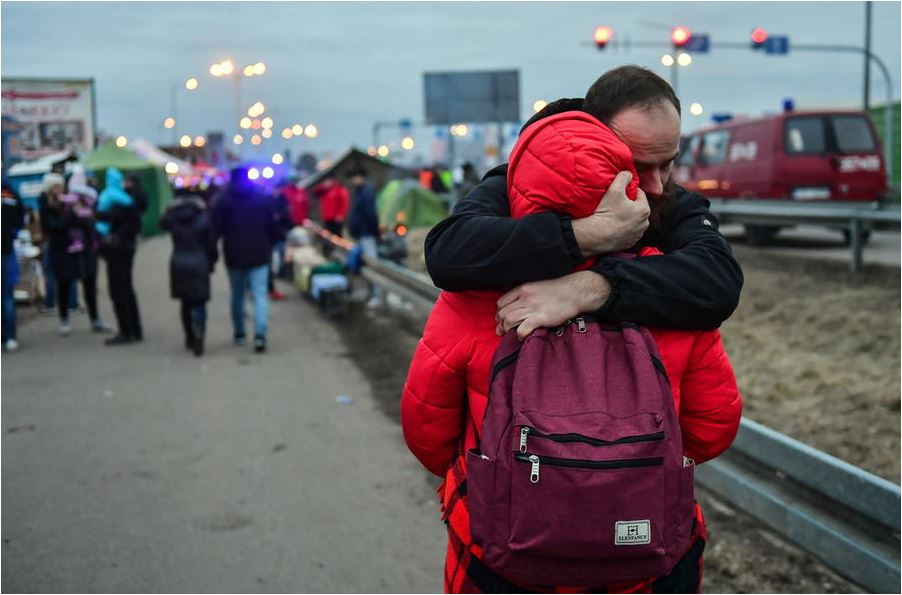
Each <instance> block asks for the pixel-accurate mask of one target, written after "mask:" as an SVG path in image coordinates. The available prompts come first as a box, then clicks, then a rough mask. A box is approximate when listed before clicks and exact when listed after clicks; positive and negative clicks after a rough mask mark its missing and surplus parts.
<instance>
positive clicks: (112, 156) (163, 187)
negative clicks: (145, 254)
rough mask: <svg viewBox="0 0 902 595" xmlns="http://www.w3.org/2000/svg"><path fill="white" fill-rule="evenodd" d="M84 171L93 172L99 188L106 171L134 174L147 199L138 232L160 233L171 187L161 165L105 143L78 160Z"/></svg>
mask: <svg viewBox="0 0 902 595" xmlns="http://www.w3.org/2000/svg"><path fill="white" fill-rule="evenodd" d="M80 162H81V164H82V165H83V166H84V168H85V169H86V170H89V171H92V172H94V175H95V177H96V178H97V181H98V183H99V184H100V187H101V188H103V187H104V185H105V184H106V170H107V168H108V167H115V168H116V169H118V170H119V171H121V172H122V173H123V174H125V175H135V176H137V177H138V179H139V180H140V181H141V186H142V187H143V188H144V192H146V193H147V196H148V198H149V199H150V200H149V202H148V205H147V210H146V211H145V212H144V215H143V217H142V219H141V234H142V235H144V236H151V235H155V234H158V233H160V231H161V230H160V227H159V220H160V215H162V214H163V211H165V210H166V207H167V206H168V205H169V203H170V202H171V201H172V187H171V186H170V185H169V179H168V178H167V177H166V172H164V171H163V169H162V168H160V167H158V166H156V165H154V164H153V163H151V162H150V161H148V160H146V159H144V158H142V157H140V156H139V155H138V154H137V153H135V152H134V151H129V150H128V149H120V148H119V147H117V146H116V145H115V144H114V143H112V142H108V143H105V144H103V145H101V146H100V147H98V148H97V149H95V150H94V151H92V152H91V153H88V154H87V155H85V156H84V157H82V158H81V160H80Z"/></svg>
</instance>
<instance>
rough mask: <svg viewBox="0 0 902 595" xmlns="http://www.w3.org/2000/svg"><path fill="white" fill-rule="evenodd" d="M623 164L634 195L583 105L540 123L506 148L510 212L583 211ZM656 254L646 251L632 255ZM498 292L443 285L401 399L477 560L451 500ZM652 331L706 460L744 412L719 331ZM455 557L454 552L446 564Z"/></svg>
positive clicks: (479, 403) (477, 402) (683, 422)
mask: <svg viewBox="0 0 902 595" xmlns="http://www.w3.org/2000/svg"><path fill="white" fill-rule="evenodd" d="M622 170H633V180H634V182H633V183H631V184H630V187H629V188H628V189H627V194H628V196H630V197H631V198H635V195H636V190H637V183H636V180H637V179H638V176H636V175H635V170H634V168H633V165H632V158H631V155H630V152H629V148H628V147H626V145H624V144H623V143H622V142H621V141H620V140H619V139H617V137H616V136H614V134H613V133H612V132H611V131H610V130H609V129H608V128H607V127H605V126H604V125H603V124H601V122H599V121H598V120H595V119H594V118H592V117H591V116H589V115H587V114H585V113H582V112H568V113H566V114H560V115H558V116H553V117H550V118H546V119H543V120H540V121H539V122H537V123H536V124H534V125H532V126H530V127H529V128H528V129H527V130H526V132H525V133H524V134H523V135H522V136H521V137H520V139H519V140H518V142H517V146H515V147H514V151H513V152H512V154H511V160H510V166H509V174H508V196H509V197H510V200H511V212H512V214H513V215H514V216H523V215H525V214H526V213H528V212H535V211H538V210H555V211H559V212H566V213H568V214H570V215H571V216H572V217H584V216H586V215H588V214H590V213H591V212H593V211H594V209H595V207H596V206H597V204H598V201H599V200H600V198H601V196H602V195H603V194H604V192H605V190H606V189H607V187H608V186H609V185H610V183H611V181H612V180H613V178H614V176H615V175H616V174H617V172H619V171H622ZM658 254H661V253H660V252H659V251H658V250H656V249H654V248H646V249H643V251H642V252H640V254H639V256H640V257H645V256H647V257H653V256H654V255H658ZM500 296H501V293H500V292H489V291H468V292H458V293H451V292H442V294H441V295H440V296H439V299H438V300H437V302H436V304H435V307H434V308H433V310H432V313H431V315H430V317H429V321H428V322H427V323H426V327H425V329H424V331H423V337H422V338H421V339H420V342H419V344H418V345H417V348H416V351H415V353H414V356H413V360H412V361H411V364H410V370H409V372H408V375H407V382H406V384H405V386H404V391H403V394H402V397H401V425H402V428H403V431H404V438H405V440H406V441H407V445H408V447H409V448H410V450H411V452H412V453H413V454H414V455H415V456H416V457H417V459H419V461H420V462H421V463H422V464H423V465H424V466H425V467H426V468H427V469H428V470H429V471H431V472H432V473H435V474H436V475H439V476H442V477H445V478H446V482H445V483H444V484H443V486H442V488H440V496H441V499H442V505H443V510H444V511H445V515H446V517H447V518H448V521H449V528H450V530H451V533H452V537H453V536H456V538H457V539H459V540H463V545H464V546H466V548H468V549H469V550H470V552H469V553H470V554H472V555H473V556H475V557H478V556H479V553H480V552H479V550H478V547H477V546H475V545H473V544H471V543H469V514H468V512H467V511H466V506H465V505H464V506H456V507H455V506H454V505H455V504H457V501H459V500H460V498H459V497H458V490H457V489H456V488H457V487H458V486H459V485H460V484H461V482H462V481H463V478H464V477H465V476H466V468H465V465H464V464H463V457H461V456H459V455H461V454H462V453H465V452H466V451H467V449H470V448H474V447H475V446H476V435H475V432H476V431H480V430H481V426H482V419H483V417H484V415H485V410H486V406H487V404H488V390H489V387H488V384H489V378H490V367H491V361H492V357H493V355H494V353H495V349H496V348H497V346H498V344H499V342H500V337H498V336H497V335H496V334H495V312H496V309H497V306H496V302H497V299H498V298H499V297H500ZM651 332H652V335H653V336H654V338H655V341H656V343H657V346H658V349H659V351H660V355H661V358H662V360H663V362H664V365H665V368H666V370H667V376H668V378H669V380H670V384H671V387H672V388H673V393H674V402H675V405H676V410H677V413H678V414H679V419H680V427H681V429H682V433H683V442H684V446H685V449H686V452H687V454H688V455H689V456H690V457H692V458H693V459H695V461H696V462H697V463H702V462H704V461H707V460H709V459H711V458H713V457H715V456H717V455H718V454H720V453H721V452H723V451H724V450H725V449H726V448H727V447H728V446H729V445H730V443H731V442H732V441H733V438H734V437H735V435H736V431H737V430H738V427H739V418H740V413H741V398H740V395H739V389H738V387H737V385H736V378H735V376H734V374H733V369H732V367H731V365H730V362H729V360H728V359H727V356H726V352H725V351H724V348H723V344H722V343H721V339H720V333H719V332H718V331H696V332H687V331H673V330H664V329H651ZM699 520H700V521H701V517H700V515H699ZM703 530H704V529H703V528H702V529H701V531H703ZM451 549H452V548H449V560H450V559H451V557H450V552H451ZM459 559H460V555H459V552H458V554H456V555H455V562H453V563H459ZM452 565H453V564H452ZM446 571H449V569H448V568H447V566H446ZM449 572H450V571H449ZM451 574H454V573H453V572H451ZM449 576H450V575H449V574H448V572H446V589H452V590H456V589H457V588H458V586H456V585H454V584H450V583H448V582H447V580H449Z"/></svg>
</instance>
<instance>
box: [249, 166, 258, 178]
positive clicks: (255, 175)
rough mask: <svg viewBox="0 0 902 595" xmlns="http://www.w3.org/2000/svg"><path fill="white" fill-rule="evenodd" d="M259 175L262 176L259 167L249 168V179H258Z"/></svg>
mask: <svg viewBox="0 0 902 595" xmlns="http://www.w3.org/2000/svg"><path fill="white" fill-rule="evenodd" d="M259 177H260V170H259V169H257V168H256V167H252V168H250V169H249V170H247V178H248V179H249V180H256V179H257V178H259Z"/></svg>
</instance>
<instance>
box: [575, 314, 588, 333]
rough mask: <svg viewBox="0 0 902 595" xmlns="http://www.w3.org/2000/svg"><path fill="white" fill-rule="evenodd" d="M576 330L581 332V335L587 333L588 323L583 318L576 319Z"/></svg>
mask: <svg viewBox="0 0 902 595" xmlns="http://www.w3.org/2000/svg"><path fill="white" fill-rule="evenodd" d="M576 329H577V330H578V331H579V332H580V334H582V333H585V332H586V321H585V320H584V319H582V318H577V319H576Z"/></svg>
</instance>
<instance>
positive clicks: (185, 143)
mask: <svg viewBox="0 0 902 595" xmlns="http://www.w3.org/2000/svg"><path fill="white" fill-rule="evenodd" d="M191 142H192V139H191V137H190V136H188V135H187V134H184V135H182V137H181V138H180V139H179V145H181V146H182V147H190V146H191Z"/></svg>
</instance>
